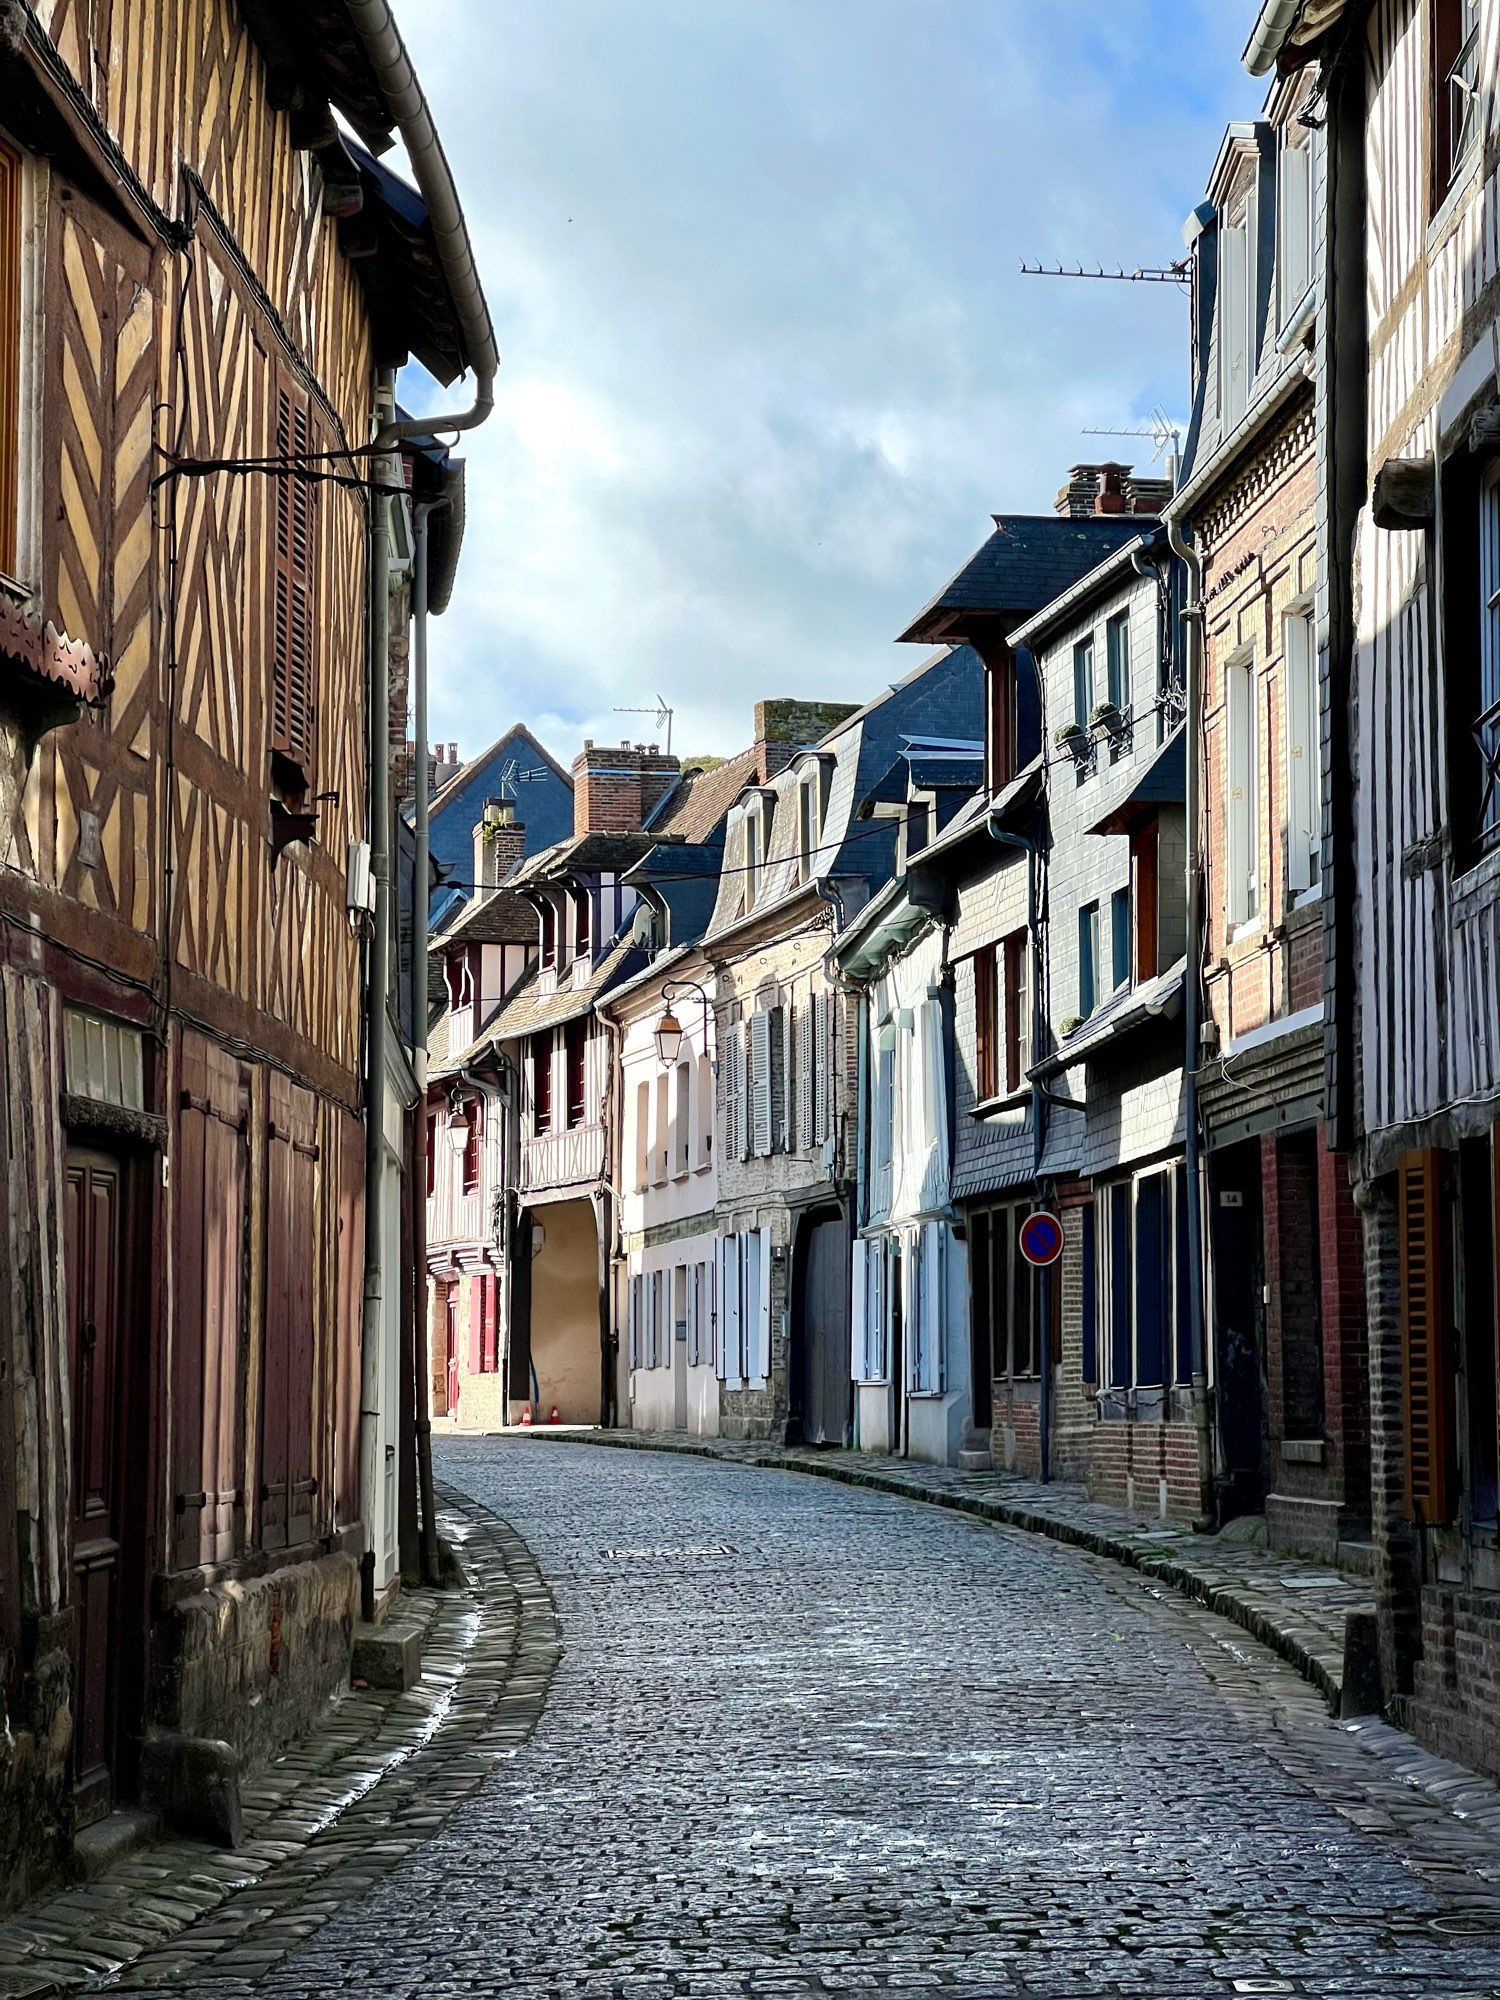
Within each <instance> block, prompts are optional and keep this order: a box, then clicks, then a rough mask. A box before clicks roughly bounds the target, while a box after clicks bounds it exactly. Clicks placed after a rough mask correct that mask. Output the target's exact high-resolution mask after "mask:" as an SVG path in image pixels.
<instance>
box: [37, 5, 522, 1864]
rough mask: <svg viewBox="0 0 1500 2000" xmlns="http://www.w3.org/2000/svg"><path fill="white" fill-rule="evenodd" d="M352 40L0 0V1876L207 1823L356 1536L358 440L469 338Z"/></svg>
mask: <svg viewBox="0 0 1500 2000" xmlns="http://www.w3.org/2000/svg"><path fill="white" fill-rule="evenodd" d="M399 55H400V51H399V43H397V42H396V41H395V39H394V31H393V30H391V29H389V27H388V25H387V26H386V27H382V28H381V29H380V31H379V32H378V33H376V32H375V31H373V30H370V29H369V28H368V24H366V23H365V22H363V20H362V19H361V18H360V17H359V16H358V15H357V12H356V10H354V9H352V8H350V9H346V8H345V7H344V6H343V5H342V4H341V0H314V4H312V5H309V6H305V7H300V8H292V7H290V6H286V5H282V4H280V0H255V4H251V0H245V3H244V4H243V5H237V4H233V0H117V4H115V5H113V6H111V7H108V8H85V7H79V6H74V5H71V4H68V0H39V4H37V5H36V6H34V7H33V6H9V7H6V8H5V9H4V10H3V13H0V746H3V751H0V768H3V772H4V777H3V780H0V840H3V842H4V847H5V857H4V858H5V863H6V866H5V868H4V871H3V874H0V1103H3V1113H0V1115H3V1117H4V1121H5V1130H4V1144H3V1145H0V1161H3V1163H4V1165H3V1172H4V1174H5V1194H4V1201H3V1205H0V1273H3V1277H0V1342H3V1365H0V1404H3V1410H0V1426H3V1432H4V1436H5V1438H6V1440H7V1443H6V1448H5V1450H4V1451H3V1452H0V1522H3V1525H0V1656H3V1662H4V1668H3V1671H4V1690H3V1692H4V1703H5V1727H4V1730H3V1746H4V1747H3V1750H0V1763H3V1766H4V1782H5V1788H6V1793H7V1797H8V1798H9V1800H10V1802H11V1808H12V1809H11V1810H10V1811H9V1812H7V1814H6V1815H5V1820H4V1831H3V1836H0V1838H3V1841H4V1843H5V1851H4V1852H3V1853H0V1879H3V1882H4V1885H5V1886H4V1889H3V1890H0V1894H4V1893H19V1892H20V1891H21V1890H23V1889H24V1888H25V1887H26V1886H27V1884H28V1883H29V1882H31V1881H33V1880H34V1879H35V1878H36V1875H37V1873H38V1872H39V1871H41V1870H43V1869H45V1868H47V1867H49V1866H53V1865H58V1864H60V1863H61V1862H62V1861H63V1859H64V1858H65V1850H66V1846H67V1842H68V1839H69V1836H70V1835H71V1832H72V1830H73V1828H74V1826H75V1825H76V1824H79V1823H82V1822H85V1821H88V1820H91V1819H93V1818H96V1817H98V1816H100V1815H102V1814H104V1813H106V1812H108V1810H109V1809H110V1807H111V1805H112V1803H113V1802H115V1801H116V1800H118V1799H121V1798H129V1797H130V1796H132V1795H133V1794H136V1793H138V1792H142V1791H144V1792H147V1793H150V1794H152V1795H153V1796H154V1797H155V1798H156V1799H157V1800H158V1802H159V1803H161V1804H162V1805H164V1806H165V1807H167V1808H168V1809H170V1810H174V1811H175V1812H177V1813H178V1814H179V1815H180V1816H181V1817H182V1818H184V1819H186V1820H189V1821H196V1822H197V1823H199V1824H204V1825H209V1826H211V1827H213V1828H214V1829H215V1830H216V1831H217V1832H219V1833H220V1834H221V1835H222V1834H229V1835H232V1833H233V1831H234V1828H235V1824H236V1819H237V1806H236V1798H237V1783H238V1776H239V1773H240V1771H241V1770H242V1769H243V1768H244V1767H245V1765H246V1764H248V1763H250V1762H252V1761H254V1760H255V1759H257V1758H259V1757H262V1756H264V1755H265V1754H267V1753H268V1752H270V1751H272V1750H274V1749H275V1748H276V1747H277V1746H278V1745H279V1744H281V1743H283V1742H285V1741H286V1740H287V1739H288V1737H289V1736H291V1735H292V1734H294V1733H295V1732H297V1731H298V1730H300V1729H302V1728H303V1727H305V1726H306V1725H307V1723H308V1722H309V1721H310V1719H311V1718H312V1717H313V1716H314V1715H315V1714H316V1713H317V1712H318V1710H319V1707H320V1706H321V1704H322V1702H323V1701H324V1700H325V1699H326V1697H327V1696H328V1695H329V1694H330V1693H331V1692H332V1691H333V1690H334V1689H335V1688H336V1687H337V1685H338V1684H339V1682H340V1681H341V1680H342V1679H343V1678H344V1677H345V1675H346V1674H347V1668H348V1658H349V1644H350V1631H351V1626H352V1623H353V1621H354V1619H355V1618H356V1616H357V1615H358V1611H359V1608H360V1588H359V1584H360V1574H359V1572H360V1567H361V1564H362V1563H363V1564H364V1566H365V1569H366V1574H367V1577H368V1578H369V1580H370V1582H371V1583H372V1585H373V1586H374V1587H375V1588H376V1589H377V1590H378V1591H379V1592H380V1593H381V1594H383V1593H384V1590H385V1587H386V1585H387V1583H388V1582H389V1580H390V1578H391V1577H392V1575H393V1573H394V1544H393V1538H392V1535H391V1534H390V1533H388V1531H387V1527H386V1525H385V1520H384V1518H383V1517H382V1518H381V1519H380V1520H377V1518H376V1516H377V1513H378V1512H379V1508H380V1503H379V1501H378V1497H377V1495H376V1492H375V1487H376V1484H377V1483H378V1482H377V1481H375V1480H373V1479H372V1478H371V1477H370V1476H369V1473H368V1466H369V1464H370V1463H372V1462H374V1460H375V1459H376V1458H378V1457H382V1456H383V1455H384V1454H385V1452H386V1451H387V1448H389V1451H390V1453H391V1455H392V1456H393V1455H394V1449H395V1439H394V1424H395V1410H394V1408H392V1407H390V1394H391V1390H390V1378H389V1375H388V1373H386V1372H382V1370H381V1369H379V1368H376V1369H375V1370H373V1371H372V1372H371V1373H370V1374H369V1379H368V1382H367V1389H368V1390H369V1391H370V1392H371V1394H370V1395H367V1396H366V1398H363V1399H362V1397H361V1359H362V1319H363V1318H364V1317H365V1314H364V1309H363V1301H362V1292H363V1291H364V1289H365V1287H363V1286H362V1274H363V1273H364V1271H365V1266H366V1259H365V1250H364V1222H363V1213H362V1200H363V1189H364V1181H365V1159H366V1145H367V1135H366V1130H365V1125H364V1121H363V1119H362V1117H361V1108H362V1092H363V1088H364V1085H363V1079H362V1073H361V1065H362V1048H361V1042H362V1034H361V1023H362V996H363V992H364V986H365V955H366V954H365V949H364V944H363V939H362V935H361V933H362V930H363V929H365V928H367V921H368V906H369V900H370V899H369V898H368V897H367V896H366V895H365V893H364V890H363V887H362V882H363V877H364V867H363V859H362V857H364V856H366V855H367V853H368V851H369V850H370V848H371V847H372V846H373V847H374V849H375V850H376V852H377V854H379V853H381V852H382V851H383V854H384V855H386V856H388V854H389V847H390V843H389V840H388V838H386V839H383V838H382V837H381V836H380V834H379V830H378V829H373V828H372V827H371V826H370V824H369V823H368V802H369V791H368V788H367V774H368V772H369V770H370V768H371V762H372V758H378V757H380V756H382V755H383V751H384V742H385V731H386V723H385V717H384V714H383V713H382V707H383V703H376V702H372V700H371V699H370V696H369V689H370V688H371V687H372V686H378V687H382V688H383V678H384V672H385V659H384V634H385V619H384V615H383V607H381V606H376V607H375V610H376V613H377V615H376V616H375V617H374V618H372V616H371V604H370V595H371V591H370V579H371V563H372V555H373V554H382V553H383V551H384V549H385V547H386V543H385V540H384V532H385V530H384V519H385V513H386V508H385V504H384V500H383V498H382V496H381V493H380V488H381V486H382V484H384V483H386V481H387V477H388V472H389V468H388V462H387V461H386V460H385V459H383V458H379V457H377V458H375V459H373V460H372V459H370V458H369V457H367V456H366V448H367V447H368V446H369V445H370V444H371V441H372V439H373V438H374V437H375V435H376V431H377V428H378V427H379V425H380V424H381V422H382V420H383V418H386V417H389V415H390V412H391V404H390V401H389V390H390V384H391V382H392V381H393V377H394V370H395V368H396V367H397V366H398V365H399V364H400V363H401V362H402V361H403V360H404V359H405V358H406V356H407V355H408V353H411V354H414V355H415V356H417V357H418V358H419V359H420V360H421V361H423V362H424V363H425V364H426V365H427V367H428V368H429V369H430V370H431V371H432V372H433V373H434V374H436V375H437V376H439V377H440V378H441V379H442V380H444V381H449V380H452V379H453V378H454V377H455V376H456V375H457V374H458V373H459V371H460V370H461V369H462V368H463V367H464V366H465V364H466V363H467V362H469V361H471V360H474V359H475V358H476V357H475V355H474V353H473V352H472V351H471V349H472V342H471V341H470V340H469V338H468V334H467V332H466V331H465V329H466V328H470V329H471V328H472V326H473V323H474V322H473V319H472V316H471V317H470V318H468V319H466V318H465V316H464V313H463V312H462V311H461V310H460V309H459V307H458V306H457V305H456V304H455V298H454V294H453V292H452V290H451V289H450V287H449V285H448V283H447V280H446V279H445V277H444V274H443V272H444V267H443V266H442V265H441V264H440V254H441V253H440V250H439V246H438V245H437V243H436V240H435V238H434V235H433V232H432V230H431V229H430V227H429V224H428V221H427V215H426V210H425V207H424V205H423V202H422V200H421V199H420V198H419V197H418V196H417V194H416V192H415V191H414V190H413V189H411V188H409V187H407V186H406V185H405V184H404V183H403V182H400V181H399V180H397V178H396V177H395V176H394V175H392V174H391V173H389V172H388V171H387V170H386V169H384V168H383V167H380V166H379V165H378V164H377V162H376V161H375V159H374V157H373V154H372V153H371V152H369V151H366V150H365V147H369V148H373V149H377V150H382V149H384V147H385V146H386V144H387V143H388V141H389V139H390V138H391V136H392V133H393V131H394V129H395V128H396V126H397V123H398V107H397V106H396V105H394V103H393V102H392V101H391V100H389V99H388V98H387V94H386V87H385V81H383V79H388V78H390V77H391V76H392V74H393V72H392V69H391V64H392V63H393V62H394V61H396V59H397V58H398V57H399ZM335 110H337V112H338V113H339V114H340V117H341V119H342V121H343V123H342V124H340V122H339V121H338V120H337V119H336V118H335V116H334V112H335ZM401 115H404V114H401ZM351 134H352V135H357V136H349V135H351ZM474 296H475V297H477V290H476V291H475V293H474ZM486 338H487V323H486ZM382 394H383V395H384V398H385V400H384V401H383V402H382ZM389 476H390V477H393V476H394V475H393V474H390V475H389ZM351 861H352V862H353V865H352V866H351ZM351 885H361V886H359V887H358V893H357V894H351ZM377 1338H378V1336H377ZM366 1352H368V1350H366ZM376 1358H377V1359H378V1358H379V1357H378V1356H377V1357H376ZM372 1398H373V1399H372ZM362 1402H363V1407H364V1409H365V1411H366V1433H367V1434H366V1437H365V1440H364V1441H365V1444H366V1446H367V1447H368V1449H367V1451H366V1453H365V1454H364V1459H365V1469H364V1470H363V1471H362V1457H361V1451H360V1443H361V1407H362ZM372 1426H376V1427H378V1428H374V1427H372ZM12 1435H14V1439H15V1449H14V1452H12V1450H11V1449H10V1444H9V1440H10V1438H11V1436H12Z"/></svg>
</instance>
